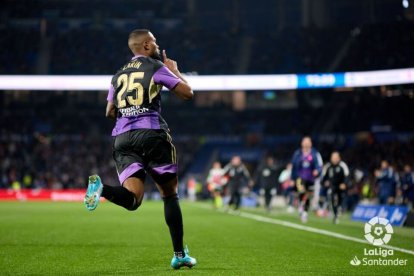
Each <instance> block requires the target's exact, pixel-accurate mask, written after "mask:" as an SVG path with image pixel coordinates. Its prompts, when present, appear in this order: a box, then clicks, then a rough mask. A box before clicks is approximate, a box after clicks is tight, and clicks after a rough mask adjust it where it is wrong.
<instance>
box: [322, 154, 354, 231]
mask: <svg viewBox="0 0 414 276" xmlns="http://www.w3.org/2000/svg"><path fill="white" fill-rule="evenodd" d="M348 176H349V169H348V166H347V165H346V163H345V162H343V161H341V155H340V154H339V152H337V151H334V152H332V154H331V161H330V162H329V163H328V164H327V166H326V167H325V168H324V172H323V177H322V184H323V185H325V186H326V187H327V188H329V189H330V190H331V202H332V209H333V212H334V220H333V222H334V223H335V224H338V223H339V220H338V207H339V206H341V205H342V200H343V198H344V195H345V192H346V179H347V177H348Z"/></svg>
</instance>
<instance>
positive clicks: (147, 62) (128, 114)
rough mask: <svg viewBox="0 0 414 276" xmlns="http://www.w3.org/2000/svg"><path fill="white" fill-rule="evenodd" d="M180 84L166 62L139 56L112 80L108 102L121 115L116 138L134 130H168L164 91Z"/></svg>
mask: <svg viewBox="0 0 414 276" xmlns="http://www.w3.org/2000/svg"><path fill="white" fill-rule="evenodd" d="M179 82H180V79H179V78H178V77H177V76H176V75H174V74H173V73H172V72H171V71H170V70H169V69H168V68H167V67H166V66H165V65H164V64H163V63H162V62H160V61H158V60H155V59H153V58H150V57H146V56H135V57H133V58H132V60H131V61H130V62H128V63H127V64H125V65H124V66H123V67H122V68H121V69H120V70H119V71H118V72H117V73H116V74H115V75H114V76H113V78H112V81H111V86H110V88H109V91H108V97H107V100H108V102H112V103H114V105H115V106H116V108H117V110H118V113H117V119H116V123H115V127H114V129H113V130H112V136H117V135H119V134H122V133H124V132H127V131H129V130H133V129H164V130H167V131H168V125H167V123H166V122H165V120H164V119H163V118H162V116H161V94H160V92H161V88H162V86H165V87H167V88H168V89H169V90H171V89H174V87H175V86H176V85H177V84H178V83H179Z"/></svg>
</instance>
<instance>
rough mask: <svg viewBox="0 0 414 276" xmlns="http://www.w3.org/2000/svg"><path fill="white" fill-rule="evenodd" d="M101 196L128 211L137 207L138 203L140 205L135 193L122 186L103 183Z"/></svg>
mask: <svg viewBox="0 0 414 276" xmlns="http://www.w3.org/2000/svg"><path fill="white" fill-rule="evenodd" d="M102 196H103V197H104V198H106V199H107V200H109V201H111V202H112V203H115V204H116V205H119V206H122V207H124V208H125V209H127V210H130V211H134V210H136V209H138V207H139V205H141V202H137V199H136V198H135V195H134V194H133V193H132V192H130V191H128V189H126V188H124V187H122V186H117V187H112V186H108V185H103V189H102Z"/></svg>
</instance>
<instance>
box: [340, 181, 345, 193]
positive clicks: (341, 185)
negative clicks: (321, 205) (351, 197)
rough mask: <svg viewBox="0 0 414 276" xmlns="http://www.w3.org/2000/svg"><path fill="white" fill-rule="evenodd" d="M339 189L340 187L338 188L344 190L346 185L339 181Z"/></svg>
mask: <svg viewBox="0 0 414 276" xmlns="http://www.w3.org/2000/svg"><path fill="white" fill-rule="evenodd" d="M339 189H340V190H342V191H345V190H346V185H345V183H341V184H340V185H339Z"/></svg>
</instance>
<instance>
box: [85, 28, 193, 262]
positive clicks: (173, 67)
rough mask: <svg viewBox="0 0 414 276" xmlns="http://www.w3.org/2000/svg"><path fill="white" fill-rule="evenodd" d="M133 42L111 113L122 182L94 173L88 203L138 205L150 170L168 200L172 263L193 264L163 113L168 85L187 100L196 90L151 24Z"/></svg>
mask: <svg viewBox="0 0 414 276" xmlns="http://www.w3.org/2000/svg"><path fill="white" fill-rule="evenodd" d="M128 46H129V48H130V49H131V51H132V53H133V54H134V57H133V58H132V59H131V61H129V62H128V63H126V64H125V65H124V66H123V67H122V68H121V69H120V70H119V71H118V72H117V73H116V74H115V75H114V76H113V78H112V81H111V86H110V89H109V93H108V98H107V100H108V104H107V107H106V116H107V117H108V118H112V119H115V120H116V123H115V127H114V129H113V131H112V136H113V157H114V159H115V162H116V169H117V172H118V176H119V182H120V184H121V185H120V186H116V187H113V186H108V185H104V184H102V182H101V179H100V178H99V176H97V175H92V176H90V177H89V185H88V189H87V191H86V195H85V200H84V203H85V205H86V207H87V209H88V210H90V211H92V210H94V209H95V208H96V207H97V205H98V203H99V198H100V196H103V197H105V198H106V199H108V200H109V201H111V202H113V203H115V204H117V205H119V206H122V207H124V208H126V209H127V210H130V211H133V210H136V209H137V208H138V207H139V206H140V205H141V202H142V199H143V196H144V181H145V178H146V175H147V174H150V175H151V176H152V178H153V179H154V181H155V182H156V186H157V188H158V190H159V192H160V194H161V196H162V198H163V200H164V215H165V221H166V223H167V225H168V227H169V230H170V234H171V239H172V243H173V247H174V256H173V258H172V260H171V266H172V267H173V268H174V269H179V268H180V267H182V266H187V267H192V266H194V265H195V264H196V259H194V258H192V257H190V256H189V255H188V249H187V248H184V246H183V220H182V214H181V209H180V205H179V201H178V195H177V186H178V180H177V162H176V151H175V147H174V145H173V144H172V140H171V136H170V134H169V129H168V126H167V123H166V122H165V120H164V119H163V118H162V117H161V114H160V112H161V94H160V91H161V88H162V86H165V87H167V88H168V89H169V90H171V91H172V92H173V93H174V94H175V95H176V96H178V97H179V98H181V99H184V100H190V99H192V97H193V91H192V89H191V87H190V86H189V85H188V83H187V81H186V80H185V79H184V78H183V77H182V75H181V73H180V71H179V70H178V67H177V62H175V61H174V60H171V59H169V58H167V55H166V53H165V50H164V51H163V62H162V61H161V54H160V50H159V47H158V45H157V43H156V39H155V37H154V36H153V34H152V33H151V32H150V31H149V30H145V29H138V30H134V31H132V32H131V33H130V35H129V39H128Z"/></svg>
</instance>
